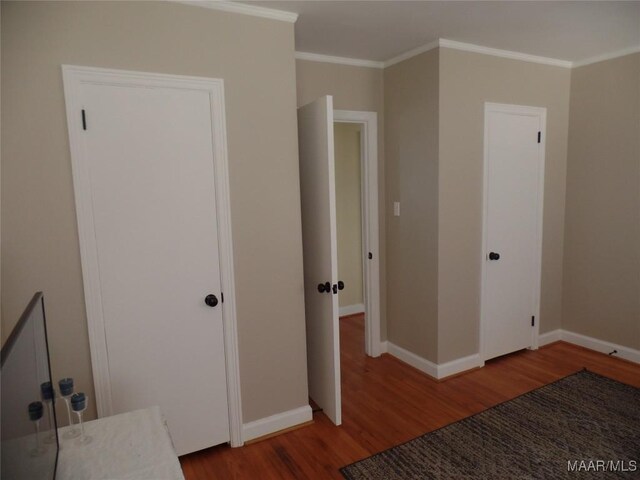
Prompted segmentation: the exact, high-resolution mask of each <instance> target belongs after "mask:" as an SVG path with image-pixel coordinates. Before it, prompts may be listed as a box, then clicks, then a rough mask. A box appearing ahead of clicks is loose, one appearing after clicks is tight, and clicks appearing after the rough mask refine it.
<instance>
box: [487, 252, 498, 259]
mask: <svg viewBox="0 0 640 480" xmlns="http://www.w3.org/2000/svg"><path fill="white" fill-rule="evenodd" d="M489 260H500V254H499V253H496V252H491V253H489Z"/></svg>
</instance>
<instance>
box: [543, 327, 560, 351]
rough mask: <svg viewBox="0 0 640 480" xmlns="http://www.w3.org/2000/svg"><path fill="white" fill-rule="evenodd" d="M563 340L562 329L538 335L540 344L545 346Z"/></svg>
mask: <svg viewBox="0 0 640 480" xmlns="http://www.w3.org/2000/svg"><path fill="white" fill-rule="evenodd" d="M560 340H562V330H560V329H559V328H558V329H557V330H552V331H550V332H547V333H542V334H540V335H539V336H538V346H539V347H543V346H545V345H549V344H550V343H553V342H559V341H560Z"/></svg>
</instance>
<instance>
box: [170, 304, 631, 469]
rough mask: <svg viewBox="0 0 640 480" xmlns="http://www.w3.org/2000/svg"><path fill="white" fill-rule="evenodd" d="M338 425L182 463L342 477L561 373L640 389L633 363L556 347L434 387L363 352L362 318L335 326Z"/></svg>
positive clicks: (319, 417)
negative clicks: (362, 462)
mask: <svg viewBox="0 0 640 480" xmlns="http://www.w3.org/2000/svg"><path fill="white" fill-rule="evenodd" d="M340 334H341V360H342V408H343V424H342V426H340V427H336V426H334V425H333V424H332V423H331V422H330V421H329V420H328V419H327V417H326V416H325V415H324V414H322V413H320V412H319V413H315V414H314V420H315V422H314V423H313V424H312V425H309V426H307V427H303V428H300V429H298V430H294V431H292V432H289V433H285V434H282V435H279V436H276V437H272V438H269V439H266V440H264V441H261V442H257V443H254V444H252V445H248V446H245V447H241V448H233V449H232V448H230V447H228V446H219V447H213V448H210V449H207V450H203V451H201V452H196V453H193V454H190V455H186V456H184V457H181V459H180V462H181V464H182V469H183V471H184V474H185V477H186V479H187V480H196V479H213V478H224V479H228V478H238V479H244V478H247V479H272V478H273V479H290V478H295V479H307V478H308V479H316V478H342V476H341V475H340V472H339V468H340V467H342V466H344V465H347V464H349V463H352V462H354V461H356V460H359V459H361V458H365V457H368V456H369V455H371V454H373V453H376V452H379V451H381V450H384V449H387V448H390V447H392V446H394V445H397V444H399V443H402V442H406V441H407V440H410V439H412V438H414V437H416V436H418V435H421V434H423V433H426V432H429V431H431V430H434V429H436V428H439V427H442V426H444V425H447V424H449V423H451V422H455V421H456V420H459V419H461V418H464V417H467V416H469V415H472V414H474V413H477V412H480V411H482V410H485V409H486V408H489V407H491V406H494V405H496V404H498V403H501V402H504V401H505V400H509V399H511V398H514V397H516V396H518V395H521V394H523V393H525V392H528V391H530V390H533V389H535V388H537V387H540V386H542V385H545V384H547V383H550V382H552V381H554V380H558V379H560V378H562V377H564V376H566V375H569V374H571V373H573V372H576V371H578V370H581V369H582V368H585V367H586V368H588V369H589V370H591V371H593V372H596V373H599V374H601V375H605V376H608V377H610V378H614V379H617V380H619V381H622V382H625V383H628V384H632V385H635V386H637V387H640V365H637V364H633V363H630V362H626V361H624V360H619V359H616V358H612V357H608V356H607V355H603V354H599V353H596V352H592V351H590V350H587V349H584V348H581V347H577V346H574V345H571V344H568V343H564V342H558V343H555V344H552V345H549V346H546V347H543V348H540V349H539V350H537V351H528V350H525V351H521V352H517V353H514V354H511V355H507V356H505V357H501V358H498V359H496V360H493V361H490V362H488V363H487V365H486V366H485V367H484V368H481V369H477V370H473V371H471V372H469V373H465V374H462V375H460V376H457V377H454V378H451V379H448V380H445V381H442V382H437V381H435V380H433V379H431V378H429V377H428V376H426V375H424V374H423V373H421V372H419V371H418V370H416V369H414V368H412V367H410V366H408V365H406V364H404V363H402V362H401V361H399V360H397V359H395V358H394V357H392V356H390V355H382V356H381V357H379V358H370V357H366V356H365V354H364V319H363V316H362V315H357V316H352V317H348V318H344V319H342V320H341V326H340Z"/></svg>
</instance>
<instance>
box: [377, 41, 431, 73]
mask: <svg viewBox="0 0 640 480" xmlns="http://www.w3.org/2000/svg"><path fill="white" fill-rule="evenodd" d="M439 46H440V41H439V40H435V41H433V42H430V43H427V44H426V45H422V46H420V47H417V48H413V49H411V50H409V51H407V52H404V53H401V54H400V55H398V56H395V57H393V58H390V59H389V60H385V61H384V62H383V63H384V68H387V67H390V66H391V65H395V64H396V63H400V62H402V61H403V60H407V59H409V58H411V57H415V56H416V55H420V54H421V53H424V52H428V51H429V50H433V49H434V48H438V47H439Z"/></svg>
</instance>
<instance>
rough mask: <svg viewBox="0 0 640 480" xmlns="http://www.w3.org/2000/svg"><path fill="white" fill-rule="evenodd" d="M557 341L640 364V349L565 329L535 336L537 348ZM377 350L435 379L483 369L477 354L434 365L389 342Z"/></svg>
mask: <svg viewBox="0 0 640 480" xmlns="http://www.w3.org/2000/svg"><path fill="white" fill-rule="evenodd" d="M560 340H562V341H565V342H568V343H573V344H574V345H579V346H581V347H585V348H588V349H590V350H594V351H596V352H602V353H610V352H612V351H613V350H617V351H618V353H616V354H614V355H613V356H614V357H617V358H623V359H625V360H629V361H631V362H634V363H640V350H635V349H633V348H630V347H625V346H622V345H618V344H615V343H611V342H607V341H604V340H599V339H597V338H593V337H587V336H586V335H581V334H579V333H574V332H569V331H567V330H561V329H557V330H552V331H550V332H546V333H543V334H541V335H540V336H539V337H538V345H539V346H543V345H548V344H550V343H553V342H558V341H560ZM380 351H381V352H382V353H389V354H390V355H393V356H394V357H396V358H397V359H399V360H402V361H403V362H405V363H408V364H409V365H411V366H412V367H415V368H417V369H418V370H420V371H421V372H424V373H426V374H427V375H429V376H430V377H433V378H435V379H437V380H440V379H443V378H445V377H449V376H451V375H455V374H457V373H460V372H464V371H467V370H471V369H473V368H477V367H482V366H483V365H484V362H483V361H482V360H481V359H480V355H479V354H477V353H476V354H474V355H469V356H468V357H463V358H458V359H456V360H452V361H451V362H447V363H441V364H436V363H433V362H431V361H429V360H427V359H426V358H422V357H420V356H419V355H416V354H415V353H412V352H410V351H408V350H405V349H404V348H402V347H399V346H398V345H395V344H393V343H391V342H389V341H384V342H380Z"/></svg>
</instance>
